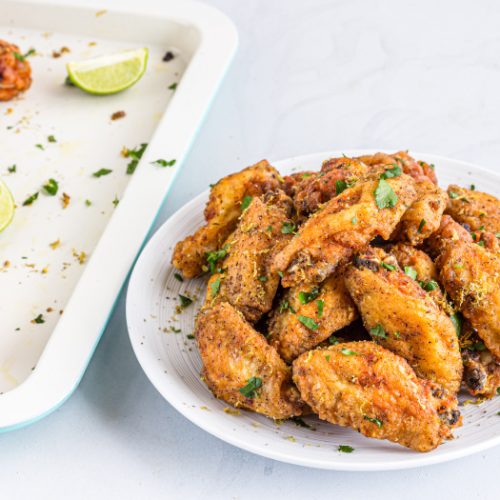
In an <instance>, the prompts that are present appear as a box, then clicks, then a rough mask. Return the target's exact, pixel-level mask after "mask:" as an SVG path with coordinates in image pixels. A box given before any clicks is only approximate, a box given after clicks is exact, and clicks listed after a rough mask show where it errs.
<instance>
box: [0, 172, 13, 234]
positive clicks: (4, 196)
mask: <svg viewBox="0 0 500 500" xmlns="http://www.w3.org/2000/svg"><path fill="white" fill-rule="evenodd" d="M15 208H16V205H15V203H14V198H13V197H12V194H11V193H10V191H9V189H8V188H7V186H6V185H5V183H4V182H3V181H2V179H0V233H1V232H2V231H3V230H4V229H5V228H6V227H7V226H8V225H9V224H10V222H11V221H12V218H13V217H14V210H15Z"/></svg>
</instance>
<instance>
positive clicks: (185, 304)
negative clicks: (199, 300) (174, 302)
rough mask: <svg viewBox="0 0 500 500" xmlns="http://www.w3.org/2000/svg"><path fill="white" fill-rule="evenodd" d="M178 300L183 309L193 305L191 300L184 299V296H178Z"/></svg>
mask: <svg viewBox="0 0 500 500" xmlns="http://www.w3.org/2000/svg"><path fill="white" fill-rule="evenodd" d="M179 300H180V301H181V307H182V308H183V309H185V308H186V307H188V306H190V305H191V304H192V303H193V299H191V298H189V297H186V296H185V295H181V294H179Z"/></svg>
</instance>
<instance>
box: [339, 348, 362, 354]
mask: <svg viewBox="0 0 500 500" xmlns="http://www.w3.org/2000/svg"><path fill="white" fill-rule="evenodd" d="M340 352H341V353H342V354H343V355H344V356H357V354H358V353H357V352H356V351H353V350H351V349H347V347H342V349H341V350H340Z"/></svg>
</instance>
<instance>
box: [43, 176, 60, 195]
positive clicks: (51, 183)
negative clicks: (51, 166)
mask: <svg viewBox="0 0 500 500" xmlns="http://www.w3.org/2000/svg"><path fill="white" fill-rule="evenodd" d="M43 189H44V191H45V192H46V193H47V194H48V195H50V196H55V195H56V194H57V191H58V190H59V184H58V183H57V181H56V180H55V179H49V180H48V182H47V184H44V186H43Z"/></svg>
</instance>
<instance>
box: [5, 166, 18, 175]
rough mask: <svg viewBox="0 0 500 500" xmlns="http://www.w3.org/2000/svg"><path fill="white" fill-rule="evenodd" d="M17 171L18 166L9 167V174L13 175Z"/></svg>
mask: <svg viewBox="0 0 500 500" xmlns="http://www.w3.org/2000/svg"><path fill="white" fill-rule="evenodd" d="M16 171H17V166H16V165H11V166H10V167H7V172H9V173H11V174H13V173H14V172H16Z"/></svg>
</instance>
